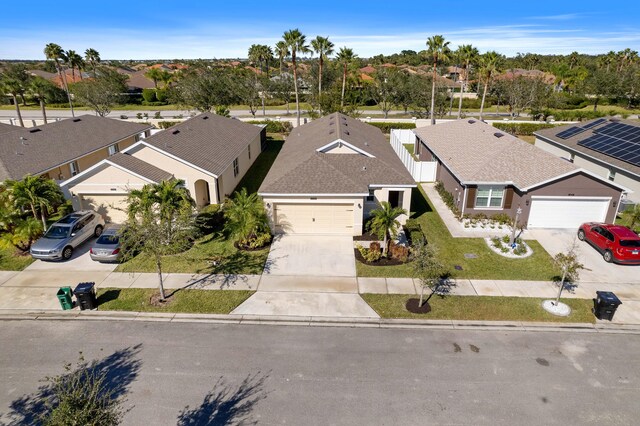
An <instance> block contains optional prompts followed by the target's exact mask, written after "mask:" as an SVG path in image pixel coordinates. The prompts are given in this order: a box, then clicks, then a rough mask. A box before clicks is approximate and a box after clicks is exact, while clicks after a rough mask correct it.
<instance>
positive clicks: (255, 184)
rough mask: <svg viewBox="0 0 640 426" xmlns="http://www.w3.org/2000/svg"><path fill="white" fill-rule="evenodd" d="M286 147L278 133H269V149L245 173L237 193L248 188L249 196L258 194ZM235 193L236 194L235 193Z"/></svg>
mask: <svg viewBox="0 0 640 426" xmlns="http://www.w3.org/2000/svg"><path fill="white" fill-rule="evenodd" d="M282 145H284V138H283V136H282V135H280V134H277V133H269V134H268V135H267V147H266V149H265V150H264V151H262V152H261V153H260V155H259V156H258V158H256V161H255V162H254V163H253V164H252V165H251V168H249V170H248V171H247V173H245V175H244V177H243V178H242V180H240V182H239V183H238V186H237V187H236V189H235V191H238V190H240V189H241V188H247V192H249V194H251V193H253V192H258V188H259V187H260V185H261V184H262V181H263V180H264V178H265V176H267V173H268V172H269V169H271V165H272V164H273V162H274V161H276V157H277V156H278V153H279V152H280V150H281V149H282ZM235 191H234V192H235Z"/></svg>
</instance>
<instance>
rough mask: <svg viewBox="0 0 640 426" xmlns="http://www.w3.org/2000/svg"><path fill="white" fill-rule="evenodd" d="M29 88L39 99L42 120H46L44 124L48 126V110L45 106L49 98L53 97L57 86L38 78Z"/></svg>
mask: <svg viewBox="0 0 640 426" xmlns="http://www.w3.org/2000/svg"><path fill="white" fill-rule="evenodd" d="M29 88H30V89H31V93H32V94H33V95H34V96H35V97H36V98H37V99H38V102H39V103H40V111H42V119H43V120H44V124H47V110H46V108H45V105H46V103H47V98H48V97H49V96H51V93H52V92H53V90H54V88H55V86H54V85H53V83H51V82H50V81H49V80H46V79H44V78H42V77H36V78H34V79H33V80H32V81H31V84H30V86H29Z"/></svg>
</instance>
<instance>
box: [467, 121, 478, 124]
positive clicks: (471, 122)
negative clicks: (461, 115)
mask: <svg viewBox="0 0 640 426" xmlns="http://www.w3.org/2000/svg"><path fill="white" fill-rule="evenodd" d="M475 122H476V120H469V121H468V123H469V124H473V123H475Z"/></svg>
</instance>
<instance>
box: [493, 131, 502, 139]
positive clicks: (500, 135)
mask: <svg viewBox="0 0 640 426" xmlns="http://www.w3.org/2000/svg"><path fill="white" fill-rule="evenodd" d="M493 136H495V137H496V138H501V137H503V136H504V133H498V132H496V133H494V134H493Z"/></svg>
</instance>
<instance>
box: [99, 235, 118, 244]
mask: <svg viewBox="0 0 640 426" xmlns="http://www.w3.org/2000/svg"><path fill="white" fill-rule="evenodd" d="M119 240H120V237H118V236H117V235H105V234H102V235H101V236H100V238H98V241H96V244H109V245H113V244H118V241H119Z"/></svg>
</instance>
